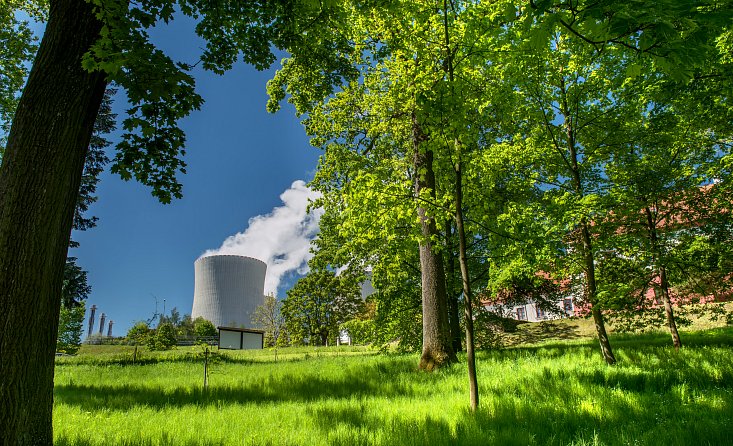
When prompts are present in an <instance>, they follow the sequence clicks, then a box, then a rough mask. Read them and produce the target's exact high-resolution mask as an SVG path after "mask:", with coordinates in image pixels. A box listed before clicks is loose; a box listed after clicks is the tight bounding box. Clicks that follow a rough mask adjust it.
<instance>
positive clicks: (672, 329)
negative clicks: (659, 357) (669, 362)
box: [659, 266, 682, 350]
mask: <svg viewBox="0 0 733 446" xmlns="http://www.w3.org/2000/svg"><path fill="white" fill-rule="evenodd" d="M659 282H660V283H659V286H660V288H661V289H662V303H663V304H664V314H665V315H666V316H667V326H668V327H669V333H670V334H671V335H672V344H673V345H674V348H675V350H679V349H680V347H682V340H681V339H680V333H679V332H678V331H677V323H676V322H675V318H674V310H673V309H672V299H670V298H669V282H667V268H665V267H664V266H660V267H659Z"/></svg>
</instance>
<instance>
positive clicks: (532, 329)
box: [506, 322, 581, 345]
mask: <svg viewBox="0 0 733 446" xmlns="http://www.w3.org/2000/svg"><path fill="white" fill-rule="evenodd" d="M580 338H581V334H580V331H579V329H578V327H576V326H574V325H567V324H554V323H549V322H537V323H526V324H522V325H521V327H520V328H518V329H517V331H515V332H512V333H511V334H508V335H506V339H507V341H508V343H509V345H521V344H535V343H538V342H543V341H547V340H548V339H556V340H572V339H580Z"/></svg>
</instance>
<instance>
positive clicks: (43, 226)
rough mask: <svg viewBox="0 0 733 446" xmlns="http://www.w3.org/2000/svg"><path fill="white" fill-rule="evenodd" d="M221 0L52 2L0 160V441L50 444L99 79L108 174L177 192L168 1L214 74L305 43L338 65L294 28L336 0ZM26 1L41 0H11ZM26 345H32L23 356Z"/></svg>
mask: <svg viewBox="0 0 733 446" xmlns="http://www.w3.org/2000/svg"><path fill="white" fill-rule="evenodd" d="M223 3H225V2H223V0H218V1H214V2H205V3H202V2H195V1H189V0H179V1H174V0H154V1H151V2H144V3H142V4H139V3H134V2H127V1H126V0H91V2H87V1H85V0H51V2H50V10H49V16H48V17H49V20H48V23H47V26H46V29H45V33H44V36H43V39H42V40H41V43H40V46H39V49H38V53H37V54H36V57H35V59H34V62H33V66H32V69H31V70H30V73H29V76H28V80H27V83H26V86H25V89H24V91H23V94H22V96H21V97H20V100H19V102H18V106H17V109H16V111H15V114H14V116H13V122H12V126H11V128H10V132H9V135H8V140H7V145H6V148H5V152H4V154H3V164H2V168H1V170H0V197H2V200H1V201H0V290H2V291H0V325H2V326H3V327H4V329H3V330H2V332H1V333H0V350H2V352H3V361H2V365H0V377H2V378H0V400H2V401H4V402H5V405H6V406H5V407H6V409H7V410H5V411H3V412H2V414H0V431H2V432H3V436H4V441H6V442H7V443H12V444H35V443H46V444H49V443H51V441H52V427H51V413H52V385H53V354H54V349H55V337H56V333H57V325H58V315H59V311H60V289H61V281H62V277H63V267H64V263H65V257H66V251H67V246H68V243H69V235H70V231H71V227H72V223H73V216H74V206H75V204H76V202H77V197H78V191H79V186H80V183H81V177H82V172H83V167H84V159H85V154H86V150H87V147H88V145H89V141H90V138H91V135H92V131H93V127H94V121H95V117H96V115H97V113H98V111H99V108H100V104H101V102H102V98H103V95H104V91H105V88H106V86H107V85H108V83H109V82H115V83H116V84H117V85H119V86H120V87H121V88H123V89H124V90H125V92H126V93H127V96H128V101H129V103H130V104H131V108H130V109H129V111H128V117H127V118H126V119H125V120H124V124H123V127H124V129H125V131H126V133H125V134H124V135H123V136H122V142H121V143H120V144H119V145H118V153H117V156H116V157H115V165H114V166H113V171H115V172H117V173H119V174H120V175H121V176H122V177H123V179H131V178H133V177H134V178H135V179H137V180H138V181H140V182H142V183H143V184H146V185H149V186H151V187H152V191H153V194H154V195H155V196H156V197H158V198H159V199H160V200H161V201H163V202H168V201H170V200H171V199H172V198H174V197H180V195H181V187H180V184H179V183H178V182H177V181H176V179H175V177H176V174H177V172H184V171H185V164H184V163H183V161H182V160H181V158H180V156H181V155H182V154H183V144H184V141H185V135H184V134H183V132H182V131H181V130H180V129H179V128H178V127H177V124H176V123H177V121H178V120H179V119H181V118H182V117H184V116H186V115H188V114H189V113H190V112H191V111H192V110H195V109H197V108H199V107H200V105H201V102H202V101H201V98H200V96H199V95H198V94H196V93H195V91H194V80H193V78H192V77H191V76H190V74H189V73H188V71H189V70H190V69H191V66H188V65H186V64H180V63H179V64H176V63H175V62H173V61H172V60H171V59H170V58H169V57H167V56H166V55H165V54H164V53H163V52H162V51H160V50H158V49H157V48H155V46H154V45H153V44H151V43H150V41H149V39H148V32H147V30H148V29H149V28H150V27H152V26H154V25H155V24H156V23H158V22H159V21H166V22H168V21H170V20H172V19H173V15H174V12H175V11H176V7H175V6H176V5H178V8H179V10H180V11H181V13H183V14H187V15H190V16H195V17H197V18H198V19H199V20H200V24H199V26H198V27H197V31H198V32H199V33H200V34H201V35H202V36H203V37H204V38H205V39H206V40H207V48H206V50H205V51H204V54H203V55H202V60H203V62H204V67H205V68H207V69H211V70H214V71H217V72H223V71H225V70H226V69H228V68H230V67H231V65H232V64H233V63H234V62H235V61H236V60H237V59H238V58H239V56H240V54H241V55H243V59H244V60H245V62H248V63H251V64H253V65H255V66H256V67H258V68H260V69H262V68H265V67H267V66H269V65H270V64H271V63H272V62H273V61H274V59H275V56H274V55H273V52H272V51H273V48H282V49H290V50H293V51H295V50H296V49H297V48H302V49H303V51H309V50H316V49H317V50H320V59H321V60H325V59H330V60H332V61H334V63H333V64H331V65H330V67H331V68H332V69H330V70H328V73H329V74H330V75H332V76H338V74H332V73H337V72H338V68H339V67H338V53H337V52H336V51H334V50H335V48H333V47H330V48H326V47H323V46H321V45H320V42H319V39H317V38H311V35H315V36H317V35H318V33H317V32H316V33H312V34H309V37H308V39H305V38H304V34H303V31H304V29H305V28H308V27H310V28H308V29H309V30H310V31H312V28H313V27H315V26H317V25H318V26H320V25H321V24H325V25H328V24H329V23H330V19H331V18H332V14H331V10H334V11H337V10H338V5H331V6H329V7H326V6H323V7H322V5H318V4H313V3H312V2H308V1H298V0H295V1H289V0H280V1H264V0H262V1H252V2H238V3H237V4H236V7H233V5H232V4H231V3H230V2H226V4H227V7H226V8H222V7H221V6H222V4H223ZM27 4H43V2H41V1H38V2H30V1H29V2H17V3H16V2H13V3H11V5H12V7H15V6H16V5H20V6H22V7H25V5H27ZM6 6H7V2H4V3H3V8H2V9H3V15H2V16H0V19H2V20H7V18H11V19H12V18H13V17H14V12H15V10H14V9H13V8H12V7H11V8H10V10H9V11H6V9H7V8H6ZM230 6H232V7H230ZM223 11H226V13H223ZM6 12H9V14H7V13H6ZM314 18H317V19H318V20H314ZM2 26H3V28H2V29H3V30H6V29H8V27H7V26H6V23H3V24H2ZM20 57H21V58H22V57H23V56H22V55H21V56H20ZM82 61H83V62H82ZM82 63H83V67H82ZM16 66H17V65H16ZM39 259H42V261H41V260H39ZM29 315H30V317H29ZM10 333H13V335H12V336H11V335H10ZM18 333H23V334H22V335H20V336H18ZM27 345H34V346H36V347H37V348H35V349H33V351H31V352H28V351H26V346H27ZM21 373H22V374H23V376H20V374H21Z"/></svg>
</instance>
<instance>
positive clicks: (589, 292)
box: [581, 220, 616, 365]
mask: <svg viewBox="0 0 733 446" xmlns="http://www.w3.org/2000/svg"><path fill="white" fill-rule="evenodd" d="M581 232H582V236H583V261H584V270H585V298H586V301H587V302H589V303H590V304H591V314H592V315H593V323H594V324H595V327H596V334H597V335H598V343H599V344H600V346H601V354H602V355H603V359H604V360H605V361H606V363H607V364H608V365H613V364H616V357H615V356H614V355H613V350H612V349H611V342H610V341H609V340H608V334H607V333H606V323H605V322H604V321H603V313H601V310H600V309H599V308H598V305H597V304H596V265H595V261H594V259H593V250H592V249H593V246H592V244H591V238H590V231H589V230H588V223H587V222H586V221H585V220H583V222H582V224H581Z"/></svg>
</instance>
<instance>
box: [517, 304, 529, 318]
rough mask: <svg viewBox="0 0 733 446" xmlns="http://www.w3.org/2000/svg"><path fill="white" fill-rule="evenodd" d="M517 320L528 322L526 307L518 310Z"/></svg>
mask: <svg viewBox="0 0 733 446" xmlns="http://www.w3.org/2000/svg"><path fill="white" fill-rule="evenodd" d="M517 319H519V320H520V321H526V320H527V310H525V309H524V307H519V308H517Z"/></svg>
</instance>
